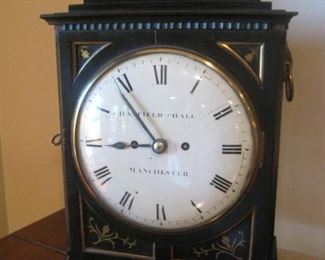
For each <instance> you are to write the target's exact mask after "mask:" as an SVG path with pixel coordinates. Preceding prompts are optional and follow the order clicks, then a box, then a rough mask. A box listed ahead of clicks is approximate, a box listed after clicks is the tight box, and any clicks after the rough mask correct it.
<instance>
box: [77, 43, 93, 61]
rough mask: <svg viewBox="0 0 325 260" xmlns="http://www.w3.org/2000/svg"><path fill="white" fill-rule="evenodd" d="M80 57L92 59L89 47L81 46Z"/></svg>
mask: <svg viewBox="0 0 325 260" xmlns="http://www.w3.org/2000/svg"><path fill="white" fill-rule="evenodd" d="M79 55H80V57H81V58H82V59H84V60H86V59H89V58H90V52H89V50H88V48H87V46H81V47H80V49H79Z"/></svg>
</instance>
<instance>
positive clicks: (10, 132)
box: [0, 0, 80, 237]
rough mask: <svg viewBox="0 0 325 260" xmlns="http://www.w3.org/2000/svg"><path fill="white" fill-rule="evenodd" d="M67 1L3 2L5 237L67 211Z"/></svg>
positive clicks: (0, 103) (1, 200)
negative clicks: (62, 59) (59, 31)
mask: <svg viewBox="0 0 325 260" xmlns="http://www.w3.org/2000/svg"><path fill="white" fill-rule="evenodd" d="M73 2H75V3H78V2H80V1H64V0H57V1H52V0H33V1H28V0H26V1H25V0H0V120H1V121H0V134H1V135H0V143H1V147H0V150H1V158H0V159H1V160H0V161H2V166H1V164H0V237H1V236H3V235H5V234H7V233H8V232H9V233H11V232H13V231H15V230H17V229H19V228H21V227H23V226H26V225H28V224H30V223H32V222H35V221H36V220H38V219H40V218H42V217H44V216H46V215H49V214H51V213H53V212H55V211H57V210H59V209H61V208H63V206H64V205H63V184H62V171H61V154H60V147H54V146H52V145H51V144H50V140H51V137H52V136H53V135H54V134H56V133H58V131H59V113H58V95H57V89H58V87H57V76H56V57H55V39H54V31H53V28H52V27H50V26H48V25H47V24H46V23H45V22H44V21H42V20H41V19H40V18H39V16H40V14H42V13H47V12H59V11H64V10H66V9H67V5H68V4H69V3H73Z"/></svg>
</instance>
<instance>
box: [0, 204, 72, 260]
mask: <svg viewBox="0 0 325 260" xmlns="http://www.w3.org/2000/svg"><path fill="white" fill-rule="evenodd" d="M66 245H67V243H66V240H65V220H64V211H63V210H60V211H58V212H56V213H54V214H52V215H50V216H48V217H46V218H44V219H42V220H40V221H38V222H36V223H34V224H32V225H30V226H27V227H25V228H23V229H21V230H19V231H17V232H15V233H13V234H11V235H9V236H7V237H5V238H2V239H0V259H1V260H18V259H22V260H36V259H37V260H38V259H39V260H43V259H46V260H64V259H65V256H64V253H65V250H66Z"/></svg>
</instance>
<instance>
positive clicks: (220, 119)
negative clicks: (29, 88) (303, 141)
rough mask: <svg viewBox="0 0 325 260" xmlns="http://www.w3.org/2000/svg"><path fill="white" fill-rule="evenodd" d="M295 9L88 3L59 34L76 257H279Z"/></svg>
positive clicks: (73, 10)
mask: <svg viewBox="0 0 325 260" xmlns="http://www.w3.org/2000/svg"><path fill="white" fill-rule="evenodd" d="M294 15H296V13H293V12H286V11H283V10H272V7H271V3H269V2H261V1H259V0H251V1H249V0H236V1H235V0H233V1H231V0H230V1H225V0H224V1H222V0H200V1H198V0H190V1H182V0H179V1H176V0H156V1H154V0H143V1H132V0H127V1H126V0H120V1H115V0H112V1H105V0H84V3H83V4H80V5H72V6H70V7H69V11H68V12H67V13H56V14H49V15H42V18H43V19H45V20H46V21H47V22H48V23H49V24H51V25H54V26H55V32H56V42H57V59H58V73H59V93H60V108H61V136H62V152H63V166H64V183H65V202H66V220H67V230H68V234H67V236H68V242H69V248H68V250H67V256H66V259H71V260H80V259H98V260H99V259H156V260H168V259H175V260H176V259H177V260H187V259H221V260H223V259H257V260H261V259H276V242H275V238H274V235H273V228H274V211H275V195H276V180H277V162H278V144H279V129H280V127H279V126H280V114H281V102H282V93H283V87H285V90H286V91H285V93H286V95H287V98H288V99H289V100H291V99H292V94H293V85H292V75H291V64H292V61H291V60H290V52H289V51H288V48H287V45H286V31H287V28H288V23H289V21H290V19H291V18H292V17H293V16H294Z"/></svg>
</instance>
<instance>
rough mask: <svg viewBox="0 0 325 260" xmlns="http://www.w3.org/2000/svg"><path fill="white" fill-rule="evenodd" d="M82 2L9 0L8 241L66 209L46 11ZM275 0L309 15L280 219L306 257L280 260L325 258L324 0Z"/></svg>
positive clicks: (4, 221) (298, 50)
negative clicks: (54, 141) (53, 140)
mask: <svg viewBox="0 0 325 260" xmlns="http://www.w3.org/2000/svg"><path fill="white" fill-rule="evenodd" d="M80 2H81V0H69V1H64V0H57V1H52V0H33V1H27V0H0V238H1V237H2V236H4V235H6V234H8V233H11V232H14V231H15V230H17V229H19V228H21V227H24V226H26V225H28V224H30V223H32V222H34V221H37V220H38V219H40V218H42V217H45V216H47V215H49V214H51V213H53V212H55V211H57V210H59V209H61V208H62V207H63V206H64V205H63V187H62V186H63V184H62V171H61V157H60V149H59V148H57V147H53V146H52V145H51V144H50V139H51V137H52V136H53V135H54V134H55V133H57V132H58V131H59V114H58V102H57V79H56V59H55V42H54V32H53V28H52V27H50V26H48V25H47V24H46V23H45V22H44V21H41V20H40V19H39V15H40V14H41V13H51V12H61V11H64V10H66V9H67V5H68V4H74V3H80ZM273 4H274V7H275V8H278V9H287V10H293V11H295V10H297V11H299V12H300V14H299V16H298V17H296V18H294V19H293V20H292V23H291V24H290V28H289V34H288V40H289V44H290V47H291V49H292V52H293V55H294V61H295V67H294V73H295V81H296V97H295V100H294V102H293V103H287V102H284V103H283V117H282V136H281V150H280V165H279V184H278V200H277V218H276V233H277V236H278V245H279V247H281V248H284V249H288V250H291V251H296V252H298V254H297V255H295V256H293V254H292V253H290V256H289V255H288V254H287V253H286V251H280V260H282V259H289V260H290V259H292V260H302V259H303V260H307V259H322V257H321V256H324V255H325V231H324V230H325V201H324V200H325V175H324V173H325V165H324V163H325V160H324V158H325V153H324V141H325V138H324V129H325V116H324V115H325V109H324V105H325V104H324V102H325V100H324V99H325V93H324V86H325V78H324V77H325V73H324V72H325V26H324V24H325V1H324V0H273ZM299 252H300V253H299ZM302 254H303V255H304V256H302ZM306 255H309V256H306ZM313 256H314V257H313Z"/></svg>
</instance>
